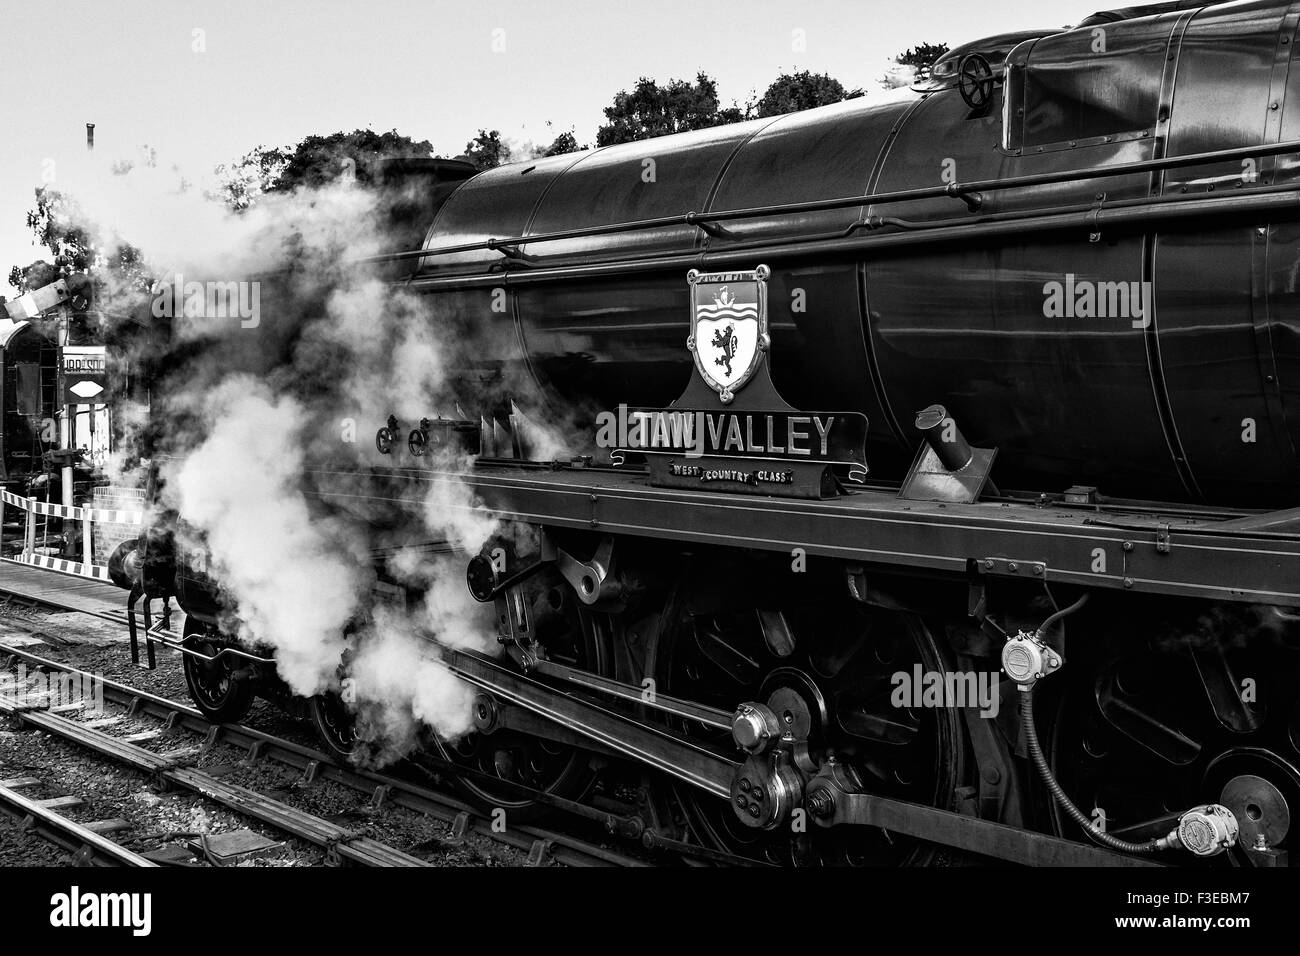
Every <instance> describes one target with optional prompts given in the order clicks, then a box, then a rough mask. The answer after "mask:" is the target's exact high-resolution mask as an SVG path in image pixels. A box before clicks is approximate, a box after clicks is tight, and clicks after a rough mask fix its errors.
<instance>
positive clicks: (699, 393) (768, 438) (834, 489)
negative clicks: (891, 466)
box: [596, 265, 867, 498]
mask: <svg viewBox="0 0 1300 956" xmlns="http://www.w3.org/2000/svg"><path fill="white" fill-rule="evenodd" d="M771 275H772V271H771V270H770V269H769V268H768V267H767V266H765V265H758V266H755V268H754V269H753V270H751V271H748V272H741V271H736V272H699V271H697V270H695V269H692V270H691V271H690V272H688V273H687V274H686V280H687V283H688V285H689V287H690V303H691V311H690V334H689V335H688V336H687V338H686V347H687V348H688V349H689V350H690V352H691V355H692V357H693V358H694V360H695V371H696V372H697V373H698V375H695V374H693V375H690V376H689V377H688V378H687V380H686V387H685V389H684V390H683V391H682V394H681V395H680V396H678V398H677V400H676V401H675V402H673V403H672V404H671V405H669V406H668V407H667V408H628V407H627V406H625V405H620V406H619V408H618V412H617V414H614V413H602V414H604V415H605V419H604V422H603V424H601V425H600V427H599V430H598V433H597V436H596V442H597V445H599V446H601V447H607V448H610V449H611V450H610V455H609V458H610V463H611V464H613V465H615V466H618V465H622V464H623V463H624V462H625V461H627V460H628V458H629V457H632V458H634V459H635V460H638V461H644V462H645V464H646V466H647V469H648V471H649V473H650V484H652V485H655V486H657V487H662V488H695V489H699V488H707V489H710V490H719V491H730V492H739V493H741V494H751V495H769V496H772V497H778V498H833V497H835V496H836V495H838V494H840V491H841V489H842V488H844V487H847V486H848V485H852V484H855V483H861V482H862V481H863V480H864V479H865V478H866V476H867V459H866V450H865V442H866V436H867V419H866V416H865V415H863V414H862V413H861V412H856V411H815V410H805V409H799V408H795V407H794V406H793V405H791V404H790V403H789V402H787V401H786V400H785V399H784V398H782V397H781V393H780V391H779V390H778V389H777V387H776V383H775V382H774V381H773V380H772V367H771V360H772V345H771V340H770V339H769V337H768V322H767V315H768V313H767V305H768V300H767V281H768V279H769V278H770V277H771ZM741 389H744V391H743V392H742V391H741ZM738 392H739V393H740V394H737V393H738ZM598 422H599V419H598Z"/></svg>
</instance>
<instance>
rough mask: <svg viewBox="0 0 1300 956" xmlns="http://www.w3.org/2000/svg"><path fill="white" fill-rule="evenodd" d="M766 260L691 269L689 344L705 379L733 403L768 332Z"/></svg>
mask: <svg viewBox="0 0 1300 956" xmlns="http://www.w3.org/2000/svg"><path fill="white" fill-rule="evenodd" d="M770 274H771V273H770V270H769V269H768V268H767V266H759V267H758V268H757V269H754V270H753V271H752V272H699V271H697V270H695V269H692V270H691V271H690V272H689V273H687V276H686V278H687V281H688V282H689V283H690V286H691V333H690V335H689V336H688V337H687V339H686V347H687V348H688V349H690V351H691V353H692V354H693V355H694V356H695V367H696V369H698V370H699V373H700V377H701V378H703V379H704V381H705V383H706V384H707V385H708V386H709V387H710V388H711V389H713V390H714V391H715V392H717V393H718V397H719V398H721V399H722V403H723V404H724V405H729V404H730V403H731V401H732V399H734V398H735V397H736V392H737V391H739V390H740V389H741V388H743V387H744V386H745V383H746V382H748V381H749V380H750V379H751V378H753V377H754V373H755V372H756V371H757V370H758V366H759V363H761V362H762V361H763V356H764V354H765V353H766V352H767V349H768V346H769V345H770V344H771V340H770V339H769V338H768V334H767V278H768V276H769V275H770Z"/></svg>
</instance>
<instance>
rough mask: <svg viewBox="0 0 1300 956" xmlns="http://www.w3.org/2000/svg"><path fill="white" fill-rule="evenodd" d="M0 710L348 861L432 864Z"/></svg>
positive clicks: (159, 759)
mask: <svg viewBox="0 0 1300 956" xmlns="http://www.w3.org/2000/svg"><path fill="white" fill-rule="evenodd" d="M0 713H3V714H8V715H10V716H11V717H14V718H16V719H18V720H20V721H23V722H24V723H28V724H31V725H32V726H33V727H36V728H38V729H40V730H43V731H45V732H46V733H50V734H54V735H55V736H58V737H60V738H62V739H64V740H67V741H70V742H72V743H75V744H79V745H80V746H83V747H86V748H87V749H90V750H93V751H95V752H96V753H98V754H100V755H102V756H105V757H108V758H109V759H110V760H114V761H116V762H117V763H121V764H125V765H126V766H128V767H131V768H132V769H134V770H138V771H141V772H143V773H146V774H149V775H151V776H154V777H157V778H159V779H161V780H164V781H167V782H168V783H171V784H177V785H179V786H181V787H184V788H185V789H187V790H190V791H193V792H194V793H197V794H199V795H200V796H203V797H205V798H207V799H208V800H211V801H212V802H214V803H219V804H221V805H222V806H225V807H227V808H229V809H231V810H234V811H235V812H236V813H239V814H242V815H243V816H247V817H251V818H252V819H255V820H260V821H261V822H263V823H266V824H269V825H271V826H273V827H275V828H276V829H278V830H280V831H282V832H284V833H287V834H289V835H291V836H295V837H297V838H299V839H301V840H305V841H307V842H308V843H312V844H315V845H316V846H319V847H323V848H325V849H326V850H327V851H329V853H330V855H331V857H333V858H337V859H343V860H348V861H351V862H353V863H359V864H361V865H363V866H429V865H430V864H429V863H427V862H426V861H424V860H421V859H418V858H417V857H414V856H411V855H410V854H408V853H403V852H402V851H401V850H397V849H395V848H394V847H390V846H388V845H386V844H384V843H381V842H379V841H378V840H373V839H371V838H370V837H367V836H363V835H361V834H359V833H354V832H351V831H348V830H346V829H344V828H343V827H341V826H338V825H337V824H334V823H330V822H329V821H328V820H324V819H321V818H320V817H317V816H316V815H315V814H311V813H307V812H305V811H303V810H299V809H297V808H296V807H291V806H289V805H288V804H286V803H282V802H280V801H279V800H274V799H272V798H270V797H267V796H264V795H263V794H260V793H257V792H256V791H254V790H249V789H248V788H247V787H240V786H236V785H234V784H230V783H226V782H224V781H222V780H218V779H217V778H216V777H214V776H212V775H211V774H209V773H206V772H204V771H202V770H196V769H194V768H192V767H187V766H184V762H185V760H184V758H182V757H177V756H172V755H167V754H157V753H154V752H153V751H151V750H146V749H145V748H143V747H140V746H138V745H137V744H133V743H129V742H128V741H125V740H121V739H119V738H117V737H113V736H112V735H111V734H106V733H104V732H103V731H101V730H97V729H95V728H93V727H88V726H86V725H84V724H81V723H79V722H77V721H75V720H72V719H70V718H68V717H64V716H62V715H60V714H54V713H50V712H49V711H46V710H41V709H34V708H28V707H25V706H23V705H18V704H16V703H15V702H12V701H10V700H8V699H6V698H5V697H4V696H3V695H0Z"/></svg>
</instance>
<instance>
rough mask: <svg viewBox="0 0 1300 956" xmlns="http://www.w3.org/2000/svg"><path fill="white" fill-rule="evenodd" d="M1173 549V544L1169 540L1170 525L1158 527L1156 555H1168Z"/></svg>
mask: <svg viewBox="0 0 1300 956" xmlns="http://www.w3.org/2000/svg"><path fill="white" fill-rule="evenodd" d="M1172 547H1173V543H1172V542H1171V541H1170V540H1169V525H1167V524H1159V525H1156V553H1157V554H1168V553H1169V551H1170V549H1171V548H1172Z"/></svg>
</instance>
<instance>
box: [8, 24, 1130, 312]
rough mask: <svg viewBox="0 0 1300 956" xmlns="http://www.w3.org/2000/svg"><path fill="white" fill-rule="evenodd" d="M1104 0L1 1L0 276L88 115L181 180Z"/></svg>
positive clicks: (25, 245) (756, 89)
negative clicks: (316, 140)
mask: <svg viewBox="0 0 1300 956" xmlns="http://www.w3.org/2000/svg"><path fill="white" fill-rule="evenodd" d="M1106 6H1107V5H1106V4H1104V3H1100V2H1097V0H1093V2H1091V3H1089V2H1088V0H992V2H984V3H974V2H970V0H915V2H901V3H900V2H895V0H889V2H885V0H797V2H796V0H747V2H746V0H694V2H690V0H603V2H602V0H531V2H530V0H472V2H466V0H458V2H444V0H368V2H367V0H57V2H48V3H46V2H37V0H19V2H16V3H8V4H6V9H5V17H4V25H5V34H6V41H5V43H4V44H3V47H2V48H0V135H2V136H3V146H2V147H0V275H2V274H3V273H4V272H7V271H8V267H9V266H10V265H11V264H15V263H17V264H26V263H28V262H30V261H32V260H33V259H36V258H38V257H41V256H42V254H43V251H42V250H39V249H37V248H34V247H32V246H31V244H30V234H29V232H28V231H27V229H26V227H25V223H24V214H25V212H26V210H27V209H28V208H30V207H31V206H32V190H33V188H34V187H35V186H37V185H39V184H40V183H41V181H42V175H43V173H44V175H45V176H46V177H48V176H50V175H53V177H54V185H56V186H57V185H58V168H59V165H60V164H61V163H75V162H77V161H79V160H80V159H81V158H83V157H84V151H85V124H86V123H87V122H93V123H95V124H96V130H95V138H96V153H97V154H98V155H100V156H101V157H102V158H104V159H112V158H127V157H130V156H132V155H135V154H136V152H137V149H138V147H139V146H140V145H141V144H149V145H150V146H153V147H155V148H156V149H157V150H158V155H159V158H160V160H161V161H162V162H165V163H167V164H169V165H170V164H178V165H179V166H180V167H181V168H182V169H183V170H185V171H186V172H187V173H188V174H190V175H192V176H193V177H194V178H196V179H201V178H202V177H203V176H205V175H206V174H207V173H208V172H209V171H210V170H211V167H212V166H213V165H215V164H216V163H219V162H223V161H227V160H231V159H234V158H237V157H238V156H240V155H242V154H243V153H245V152H247V151H248V150H249V149H250V148H252V147H253V146H256V145H258V144H259V143H260V144H266V145H288V144H291V143H294V142H297V141H298V140H299V139H301V138H302V137H303V136H305V135H308V134H311V133H322V134H324V133H331V132H335V131H337V130H352V129H356V128H358V127H360V128H365V127H371V128H374V129H376V130H387V129H391V128H396V129H397V130H398V131H399V132H401V133H405V134H407V135H409V136H412V137H414V138H415V139H428V140H429V141H431V142H432V143H433V145H434V148H435V149H436V150H437V151H439V152H440V153H442V154H444V155H449V156H454V155H456V154H458V153H460V152H461V151H462V150H463V149H464V147H465V143H466V142H467V141H468V140H469V139H470V137H472V136H473V135H474V133H475V132H476V131H477V130H478V129H479V128H480V127H486V128H489V129H499V130H501V132H502V134H503V135H505V136H507V137H509V138H511V139H514V140H516V141H520V142H522V141H528V140H535V141H537V142H549V141H550V140H551V139H552V138H553V137H554V136H555V134H556V133H558V132H561V131H563V130H566V129H569V128H573V129H574V131H575V133H576V135H577V137H578V140H579V142H584V143H587V142H591V141H592V139H593V138H594V135H595V130H596V127H597V126H598V125H599V124H600V122H601V120H602V119H603V116H602V113H601V108H602V107H604V106H606V105H608V104H609V102H610V101H611V99H612V98H613V96H614V94H615V93H616V92H617V91H619V90H620V89H626V88H628V87H630V86H631V85H632V84H634V83H635V82H636V80H637V78H638V77H640V76H649V77H653V78H655V79H657V80H660V81H665V80H667V79H669V78H675V77H693V76H694V75H695V73H696V72H698V71H700V70H703V71H705V72H707V73H709V74H710V75H712V76H714V77H715V78H716V79H717V80H718V85H719V93H720V95H721V97H722V99H723V100H724V101H725V102H730V101H732V100H736V101H742V102H743V101H744V100H745V99H746V98H747V97H749V96H750V95H751V93H757V94H759V95H761V94H762V92H763V90H764V89H766V87H767V85H768V83H769V82H771V80H772V79H773V78H774V77H775V76H776V75H777V74H778V73H779V72H782V71H792V70H803V69H810V70H813V71H814V72H819V73H820V72H825V73H829V74H830V75H831V76H834V77H835V78H836V79H838V80H840V81H841V82H842V83H844V85H845V86H846V87H854V86H862V87H868V88H870V87H875V86H876V85H877V81H878V79H879V77H880V76H881V75H882V74H883V73H884V72H885V69H886V66H887V63H888V61H889V59H890V58H891V57H892V56H893V55H895V54H896V53H898V52H900V51H902V50H904V49H906V48H907V47H909V46H914V45H916V44H917V43H921V42H947V43H949V44H951V45H953V46H955V45H957V44H959V43H964V42H966V41H968V40H972V39H976V38H978V37H979V36H983V35H988V34H992V33H1002V32H1007V31H1012V30H1025V29H1037V28H1044V29H1049V28H1059V27H1061V26H1064V25H1066V24H1071V23H1077V22H1078V21H1079V20H1081V19H1083V18H1084V17H1085V16H1087V15H1088V14H1090V13H1092V12H1094V10H1096V9H1105V8H1106ZM797 30H798V31H803V32H802V36H803V37H804V38H805V47H806V48H805V49H803V50H797V49H796V48H795V47H796V44H795V41H794V38H795V36H796V34H795V31H797ZM196 31H198V32H196ZM494 47H495V49H494ZM502 47H504V48H503V49H502ZM548 121H549V122H550V123H552V124H553V126H552V127H551V128H548V127H547V126H546V124H547V122H548ZM51 161H52V162H51ZM0 286H4V282H3V279H2V278H0ZM12 292H13V290H12V289H9V288H8V287H7V286H4V287H3V288H0V294H10V295H11V294H12Z"/></svg>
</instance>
